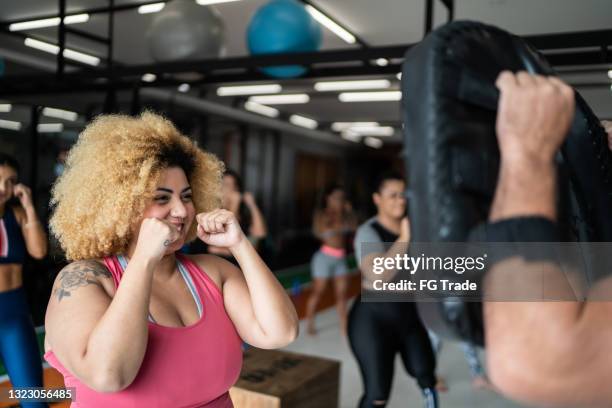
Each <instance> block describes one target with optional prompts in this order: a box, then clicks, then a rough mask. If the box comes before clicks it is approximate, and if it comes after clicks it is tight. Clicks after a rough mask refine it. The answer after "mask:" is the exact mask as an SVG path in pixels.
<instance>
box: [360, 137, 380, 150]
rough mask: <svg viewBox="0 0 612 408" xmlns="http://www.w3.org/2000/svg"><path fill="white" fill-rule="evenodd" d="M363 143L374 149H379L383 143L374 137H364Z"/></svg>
mask: <svg viewBox="0 0 612 408" xmlns="http://www.w3.org/2000/svg"><path fill="white" fill-rule="evenodd" d="M363 143H365V144H366V145H368V146H370V147H373V148H374V149H380V148H381V147H382V145H383V141H382V140H380V139H377V138H375V137H366V138H365V139H364V140H363Z"/></svg>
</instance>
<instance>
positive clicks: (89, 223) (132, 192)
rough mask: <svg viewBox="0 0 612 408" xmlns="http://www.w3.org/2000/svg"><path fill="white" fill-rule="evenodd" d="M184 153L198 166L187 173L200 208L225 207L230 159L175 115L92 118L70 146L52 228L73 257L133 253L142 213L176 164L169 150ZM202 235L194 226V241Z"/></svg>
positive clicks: (57, 189)
mask: <svg viewBox="0 0 612 408" xmlns="http://www.w3.org/2000/svg"><path fill="white" fill-rule="evenodd" d="M176 151H179V152H180V155H179V157H180V156H182V157H188V158H189V159H190V160H189V161H190V162H192V163H189V164H191V165H193V170H192V171H191V173H190V174H186V175H187V178H188V181H189V183H190V185H191V189H192V193H193V204H194V206H195V209H196V212H203V211H210V210H212V209H214V208H217V207H219V204H220V187H221V177H222V175H223V164H222V163H221V162H220V161H219V160H218V159H217V158H216V157H215V156H213V155H212V154H210V153H205V152H203V151H202V150H200V149H199V148H198V147H197V146H196V145H195V143H194V142H193V141H191V140H190V139H189V138H187V137H186V136H184V135H182V134H181V133H180V132H179V131H178V130H177V129H176V128H175V127H174V125H173V124H172V123H171V122H170V121H169V120H167V119H165V118H163V117H161V116H159V115H156V114H154V113H151V112H144V113H142V114H141V115H140V116H139V117H130V116H125V115H101V116H98V117H97V118H96V119H95V120H94V121H93V122H91V123H90V124H89V125H88V126H87V127H86V128H85V129H84V130H83V132H82V133H81V134H80V135H79V139H78V141H77V143H76V144H75V145H74V147H73V148H72V149H71V150H70V152H69V154H68V157H67V160H66V169H65V171H64V173H63V174H62V176H61V177H60V178H59V179H58V180H57V181H56V183H55V185H54V186H53V189H52V192H51V194H52V196H51V206H55V208H54V211H53V215H52V217H51V220H50V221H49V225H50V227H51V230H52V232H53V233H54V234H55V236H56V237H57V239H58V240H59V242H60V244H61V246H62V249H63V250H64V251H65V252H66V258H67V259H69V260H80V259H92V258H101V257H104V256H109V255H113V254H119V253H124V252H126V251H127V247H128V243H129V241H130V238H131V234H132V232H131V231H132V228H131V227H133V226H134V225H135V224H136V223H138V222H139V221H140V219H141V218H142V214H143V212H144V209H145V206H146V205H147V203H148V202H149V201H150V200H151V199H152V197H153V193H154V190H155V188H156V187H157V183H158V182H159V178H160V175H161V171H162V170H163V169H164V168H166V167H169V165H168V159H167V155H168V152H176ZM189 164H187V165H186V167H187V168H189V167H190V165H189ZM170 165H176V163H171V164H170ZM181 167H183V166H181ZM183 168H184V169H185V167H183ZM195 237H196V223H193V225H192V226H191V228H190V230H189V231H188V233H187V240H188V241H191V240H193V239H194V238H195Z"/></svg>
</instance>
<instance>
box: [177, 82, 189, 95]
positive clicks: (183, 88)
mask: <svg viewBox="0 0 612 408" xmlns="http://www.w3.org/2000/svg"><path fill="white" fill-rule="evenodd" d="M190 89H191V85H189V84H188V83H184V84H180V85H179V86H178V88H177V90H178V91H179V92H183V93H185V92H189V90H190Z"/></svg>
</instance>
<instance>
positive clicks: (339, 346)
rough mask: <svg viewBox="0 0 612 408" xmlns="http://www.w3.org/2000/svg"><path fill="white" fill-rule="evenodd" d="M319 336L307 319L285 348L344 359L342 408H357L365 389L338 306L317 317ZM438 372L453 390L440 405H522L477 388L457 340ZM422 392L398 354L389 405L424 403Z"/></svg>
mask: <svg viewBox="0 0 612 408" xmlns="http://www.w3.org/2000/svg"><path fill="white" fill-rule="evenodd" d="M316 323H317V329H318V330H319V332H318V334H317V335H316V336H308V335H307V334H306V326H305V321H304V320H302V322H301V325H300V336H299V337H298V339H297V340H296V341H295V342H294V343H292V344H291V345H290V346H289V347H286V348H285V350H287V351H293V352H296V353H302V354H307V355H311V356H318V357H323V358H330V359H334V360H339V361H341V378H340V384H341V385H340V404H339V407H340V408H355V407H356V406H357V402H358V401H359V398H360V396H361V393H362V390H363V388H362V385H361V377H360V375H359V368H358V367H357V364H356V362H355V359H354V357H353V355H352V354H351V351H350V349H349V345H348V342H347V339H345V338H344V337H343V336H342V335H341V334H340V329H339V325H338V317H337V315H336V311H335V309H334V308H328V309H326V310H323V311H320V312H319V313H318V314H317V317H316ZM482 357H483V361H484V356H482ZM438 373H439V375H440V376H441V377H442V378H444V379H445V380H446V382H447V384H448V388H449V390H448V391H447V392H443V393H440V406H442V407H452V408H473V407H487V408H516V407H522V405H518V404H516V403H514V402H511V401H508V400H507V399H505V398H503V397H502V396H500V395H499V394H497V393H495V392H494V391H490V390H474V389H473V388H472V385H471V377H470V372H469V367H468V364H467V362H466V361H465V359H464V358H463V352H462V351H461V348H460V347H459V346H458V345H457V344H454V343H450V342H446V343H444V346H443V349H442V352H441V354H440V360H439V362H438ZM421 402H422V397H421V392H420V390H419V389H418V388H417V386H416V383H415V382H414V381H413V379H412V378H411V377H409V376H408V374H407V373H406V372H405V371H404V368H403V366H402V363H401V361H400V359H399V357H398V359H397V361H396V365H395V378H394V382H393V389H392V392H391V399H390V401H389V404H388V405H387V408H407V407H420V406H421Z"/></svg>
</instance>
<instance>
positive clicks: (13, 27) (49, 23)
mask: <svg viewBox="0 0 612 408" xmlns="http://www.w3.org/2000/svg"><path fill="white" fill-rule="evenodd" d="M87 21H89V14H73V15H71V16H66V17H64V24H78V23H85V22H87ZM59 24H60V18H59V17H52V18H43V19H39V20H30V21H23V22H21V23H13V24H10V25H9V31H22V30H31V29H34V28H43V27H54V26H58V25H59Z"/></svg>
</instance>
